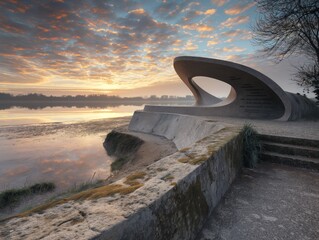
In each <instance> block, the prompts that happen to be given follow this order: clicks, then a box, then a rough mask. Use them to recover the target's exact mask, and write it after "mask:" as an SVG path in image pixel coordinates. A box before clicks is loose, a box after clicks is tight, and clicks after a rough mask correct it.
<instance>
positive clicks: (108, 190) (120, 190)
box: [17, 183, 143, 217]
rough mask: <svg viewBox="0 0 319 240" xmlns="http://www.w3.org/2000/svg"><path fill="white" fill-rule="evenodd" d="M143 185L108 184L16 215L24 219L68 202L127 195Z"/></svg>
mask: <svg viewBox="0 0 319 240" xmlns="http://www.w3.org/2000/svg"><path fill="white" fill-rule="evenodd" d="M142 186H143V184H140V183H139V184H136V185H133V186H128V187H127V186H124V185H121V184H110V185H106V186H102V187H97V188H93V189H88V190H86V191H83V192H79V193H77V194H74V195H71V196H69V197H66V198H63V199H57V200H54V201H51V202H48V203H46V204H43V205H41V206H38V207H35V208H33V209H31V210H29V211H26V212H23V213H21V214H18V215H17V216H18V217H25V216H28V215H30V214H32V213H39V212H42V211H44V210H46V209H49V208H52V207H54V206H57V205H60V204H63V203H66V202H69V201H81V200H86V199H98V198H102V197H108V196H112V195H114V194H121V195H126V194H129V193H132V192H134V191H135V190H136V189H138V188H140V187H142Z"/></svg>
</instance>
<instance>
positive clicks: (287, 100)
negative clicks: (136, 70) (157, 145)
mask: <svg viewBox="0 0 319 240" xmlns="http://www.w3.org/2000/svg"><path fill="white" fill-rule="evenodd" d="M174 68H175V71H176V72H177V74H178V76H179V77H180V78H181V79H182V81H183V82H184V83H185V84H186V86H187V87H188V88H189V89H190V90H191V92H192V93H193V95H194V97H195V100H196V104H195V106H151V105H146V106H145V108H144V111H152V112H170V113H180V114H187V115H196V116H228V117H240V118H252V119H278V120H282V121H287V120H295V119H299V118H303V117H311V116H313V115H316V114H318V108H317V107H316V105H315V104H314V103H313V102H312V101H310V100H309V99H307V98H306V97H303V96H300V95H296V94H292V93H288V92H285V91H283V90H282V89H281V88H280V87H279V86H278V85H277V84H276V83H275V82H274V81H272V80H271V79H270V78H268V77H267V76H265V75H263V74H262V73H260V72H258V71H256V70H254V69H252V68H249V67H246V66H244V65H241V64H237V63H233V62H229V61H223V60H218V59H209V58H202V57H189V56H182V57H177V58H175V59H174ZM198 76H203V77H209V78H215V79H218V80H220V81H223V82H225V83H227V84H229V85H230V86H231V91H230V93H229V95H228V97H227V98H226V99H225V100H223V101H221V100H220V99H219V98H216V97H215V96H213V95H211V94H209V93H207V92H206V91H205V89H202V88H201V87H200V86H198V85H197V84H196V83H195V81H194V80H193V78H194V77H198ZM212 80H213V79H212Z"/></svg>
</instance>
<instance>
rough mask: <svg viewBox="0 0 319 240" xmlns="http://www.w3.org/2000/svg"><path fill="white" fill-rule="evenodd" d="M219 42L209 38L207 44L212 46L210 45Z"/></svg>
mask: <svg viewBox="0 0 319 240" xmlns="http://www.w3.org/2000/svg"><path fill="white" fill-rule="evenodd" d="M218 43H219V42H218V41H217V40H210V41H208V42H207V46H212V45H216V44H218Z"/></svg>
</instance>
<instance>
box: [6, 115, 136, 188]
mask: <svg viewBox="0 0 319 240" xmlns="http://www.w3.org/2000/svg"><path fill="white" fill-rule="evenodd" d="M60 114H61V115H63V113H60ZM131 114H132V113H131ZM57 117H59V116H57ZM60 117H61V118H62V116H60ZM129 119H130V118H129V117H128V118H123V117H122V118H114V119H112V118H108V119H102V120H94V121H86V122H76V123H68V124H62V123H46V124H32V125H22V126H17V125H14V126H2V127H0V153H1V154H0V191H1V190H4V189H8V188H14V187H21V186H24V185H30V184H32V183H36V182H43V181H52V182H54V183H56V185H57V187H58V190H65V189H67V188H69V187H72V186H74V185H75V184H79V183H83V182H87V181H89V180H91V178H92V176H93V175H94V179H95V180H97V179H105V178H107V177H108V176H109V175H110V167H109V166H110V159H109V157H108V156H107V154H106V153H105V150H104V148H103V145H102V143H103V141H104V139H105V136H106V134H107V133H108V132H109V131H111V130H112V129H113V128H115V127H117V126H120V125H123V124H127V123H128V121H129Z"/></svg>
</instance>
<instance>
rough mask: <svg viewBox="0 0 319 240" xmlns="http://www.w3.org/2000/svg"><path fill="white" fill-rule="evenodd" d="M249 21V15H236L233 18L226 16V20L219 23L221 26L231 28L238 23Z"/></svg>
mask: <svg viewBox="0 0 319 240" xmlns="http://www.w3.org/2000/svg"><path fill="white" fill-rule="evenodd" d="M248 21H249V16H238V17H234V18H228V19H227V20H226V21H224V22H222V23H221V26H223V27H228V28H231V27H233V26H235V25H238V24H243V23H246V22H248Z"/></svg>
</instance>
